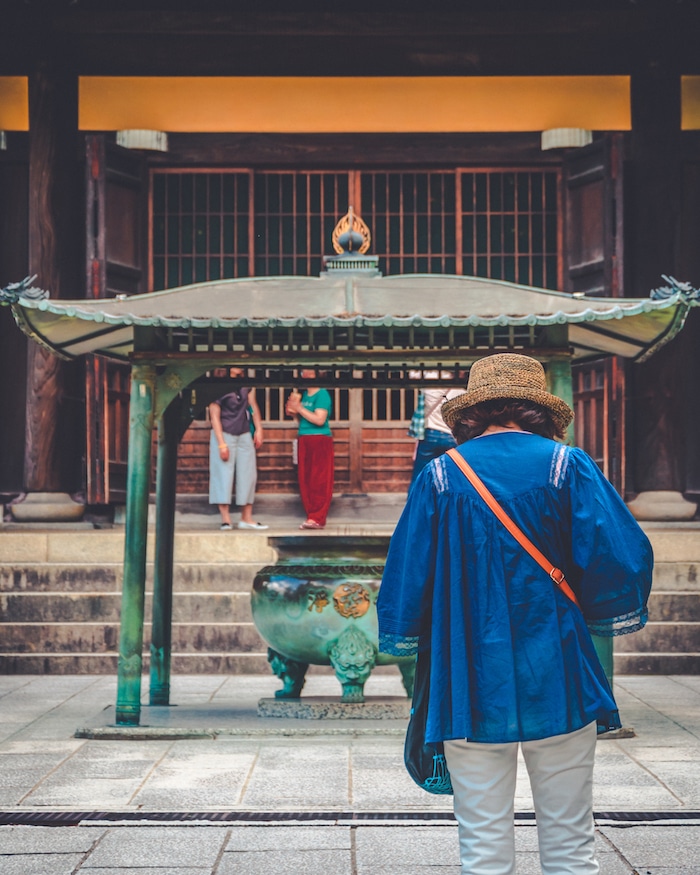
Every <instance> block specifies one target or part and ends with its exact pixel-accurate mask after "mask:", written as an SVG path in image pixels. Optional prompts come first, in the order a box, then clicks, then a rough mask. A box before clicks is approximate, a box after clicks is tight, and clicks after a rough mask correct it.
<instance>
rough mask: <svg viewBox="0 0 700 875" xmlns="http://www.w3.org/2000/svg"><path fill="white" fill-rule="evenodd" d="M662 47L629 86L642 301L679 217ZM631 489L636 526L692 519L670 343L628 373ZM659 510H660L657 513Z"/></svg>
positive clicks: (671, 247) (634, 245) (671, 88)
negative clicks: (684, 494) (686, 493)
mask: <svg viewBox="0 0 700 875" xmlns="http://www.w3.org/2000/svg"><path fill="white" fill-rule="evenodd" d="M669 49H670V47H667V49H666V50H665V51H664V46H663V45H659V46H658V48H657V49H656V52H655V53H653V54H652V53H651V52H649V54H648V55H647V58H646V59H645V60H644V61H640V63H639V65H638V67H637V69H635V70H634V72H633V74H632V79H631V109H632V137H631V152H630V158H631V161H630V165H631V166H630V168H629V171H630V172H629V174H628V192H629V198H630V200H629V202H628V210H627V218H628V226H627V239H626V252H627V256H628V257H627V264H628V267H629V271H630V273H629V279H630V282H629V283H628V286H627V290H626V291H627V294H631V295H633V296H637V297H646V296H648V294H649V292H650V291H651V290H652V289H654V288H658V287H659V286H662V285H664V280H663V277H662V275H663V274H667V275H669V274H670V275H674V276H677V273H678V263H679V239H680V238H679V230H680V228H679V224H680V212H681V82H680V71H679V68H678V66H677V62H678V58H677V57H676V55H675V54H674V53H673V51H669ZM630 376H631V380H630V381H629V387H630V389H631V392H630V402H631V403H630V407H631V420H632V422H631V424H632V428H631V429H630V435H631V437H632V441H633V443H632V446H631V447H630V448H629V449H630V450H631V451H632V477H633V483H632V485H633V489H634V491H635V492H637V493H642V495H641V496H640V497H639V498H638V499H637V500H636V501H634V502H631V503H630V509H631V510H632V512H633V513H634V514H635V515H636V516H637V517H638V518H640V519H655V518H658V519H674V518H676V519H683V518H687V517H688V516H690V517H692V516H693V513H694V510H695V506H694V505H692V504H690V503H689V502H685V501H684V500H683V497H682V495H681V493H682V492H683V491H684V489H685V470H684V467H685V466H684V434H683V427H684V421H683V406H684V403H685V399H684V397H683V392H682V390H681V386H682V383H683V375H682V363H681V359H680V345H679V343H678V341H677V340H676V341H672V342H671V343H670V344H668V345H667V346H665V347H663V348H662V349H661V350H660V351H659V352H658V353H656V355H654V356H653V357H652V358H651V359H649V361H648V362H645V363H643V364H640V365H633V366H631V368H630ZM662 504H663V507H662Z"/></svg>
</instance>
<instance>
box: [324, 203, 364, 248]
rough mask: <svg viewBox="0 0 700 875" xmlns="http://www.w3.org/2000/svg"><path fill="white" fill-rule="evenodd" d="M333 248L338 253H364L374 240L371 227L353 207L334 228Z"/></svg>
mask: <svg viewBox="0 0 700 875" xmlns="http://www.w3.org/2000/svg"><path fill="white" fill-rule="evenodd" d="M331 242H332V243H333V249H335V251H336V252H337V253H338V255H343V253H345V252H348V253H349V252H356V253H358V254H359V255H364V254H365V252H367V250H368V249H369V247H370V244H371V242H372V235H371V234H370V231H369V228H368V227H367V225H366V223H365V222H364V221H363V220H362V218H361V217H360V216H356V215H355V212H354V211H353V208H352V207H349V208H348V211H347V213H346V214H345V215H344V216H343V218H342V219H341V220H340V221H339V222H338V224H337V225H336V226H335V228H334V229H333V235H332V237H331Z"/></svg>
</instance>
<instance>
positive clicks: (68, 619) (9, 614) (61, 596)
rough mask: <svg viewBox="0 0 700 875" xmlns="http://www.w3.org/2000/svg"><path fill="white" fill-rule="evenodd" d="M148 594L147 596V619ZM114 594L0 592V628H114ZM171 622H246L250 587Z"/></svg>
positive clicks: (661, 604) (666, 612)
mask: <svg viewBox="0 0 700 875" xmlns="http://www.w3.org/2000/svg"><path fill="white" fill-rule="evenodd" d="M152 603H153V596H152V592H151V591H149V590H147V591H146V607H145V611H146V617H147V618H148V617H150V616H151V610H152ZM120 609H121V594H120V593H119V592H114V591H113V592H42V591H36V592H34V591H31V592H0V622H1V623H13V622H14V623H85V622H98V621H100V622H107V623H117V622H119V613H120ZM649 619H650V621H654V622H666V623H674V624H675V623H679V622H700V593H699V594H695V593H688V592H671V591H665V592H664V591H662V592H658V593H654V592H652V595H651V598H650V599H649ZM173 621H174V622H178V623H187V622H189V621H191V622H192V623H198V622H204V623H214V622H217V621H218V622H222V623H236V622H244V623H245V622H251V621H252V613H251V609H250V586H249V585H247V586H246V588H245V590H244V591H241V592H220V591H213V592H205V591H195V592H178V591H177V590H175V592H174V594H173Z"/></svg>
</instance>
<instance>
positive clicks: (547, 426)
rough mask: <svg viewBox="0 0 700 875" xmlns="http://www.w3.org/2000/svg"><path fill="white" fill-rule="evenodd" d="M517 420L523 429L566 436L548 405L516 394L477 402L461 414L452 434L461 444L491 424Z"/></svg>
mask: <svg viewBox="0 0 700 875" xmlns="http://www.w3.org/2000/svg"><path fill="white" fill-rule="evenodd" d="M511 422H514V423H515V424H516V425H519V426H520V428H522V429H523V431H531V432H532V433H533V434H538V435H541V436H542V437H546V438H558V439H559V440H563V439H564V433H563V432H562V431H561V430H560V429H559V427H558V426H557V425H555V423H554V420H553V419H552V417H551V416H550V414H549V413H548V411H547V409H546V408H545V407H542V406H541V405H540V404H536V403H535V402H534V401H523V400H520V399H516V398H496V399H494V400H492V401H483V402H482V403H481V404H475V405H474V406H473V407H469V408H468V409H467V410H465V411H464V412H462V413H461V414H459V416H458V418H457V421H456V422H455V424H454V425H453V426H452V434H453V435H454V436H455V440H456V441H457V443H458V444H461V443H464V441H468V440H471V439H472V438H475V437H479V435H480V434H483V433H484V432H485V431H486V429H487V428H488V427H489V426H490V425H501V426H505V425H508V424H509V423H511Z"/></svg>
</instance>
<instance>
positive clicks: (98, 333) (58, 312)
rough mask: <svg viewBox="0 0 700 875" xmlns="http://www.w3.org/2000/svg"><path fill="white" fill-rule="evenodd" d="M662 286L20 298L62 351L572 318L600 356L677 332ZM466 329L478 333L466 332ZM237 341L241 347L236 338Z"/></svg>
mask: <svg viewBox="0 0 700 875" xmlns="http://www.w3.org/2000/svg"><path fill="white" fill-rule="evenodd" d="M30 291H35V292H36V290H30ZM666 291H667V292H668V294H666V295H665V296H664V297H661V298H659V299H653V298H599V297H586V296H585V295H578V294H574V295H572V294H568V293H563V292H555V291H549V290H546V289H539V288H534V287H531V286H525V285H518V284H515V283H509V282H504V281H499V280H492V279H484V278H480V277H464V276H450V275H443V274H407V275H406V274H404V275H401V276H389V277H383V276H381V275H379V276H361V275H359V274H357V275H347V276H338V275H335V276H334V275H326V276H321V277H319V278H315V277H284V276H282V277H269V278H268V277H261V278H253V279H229V280H220V281H216V282H204V283H198V284H196V285H189V286H182V287H179V288H173V289H167V290H165V291H159V292H153V293H150V294H144V295H134V296H131V297H117V298H107V299H98V300H62V299H61V300H59V299H51V298H49V297H40V295H36V294H35V295H31V294H29V293H27V292H25V293H21V294H20V295H19V297H18V298H17V300H16V301H14V302H12V307H13V311H14V315H15V318H16V320H17V322H18V324H19V325H20V327H21V328H22V329H23V330H24V331H25V332H26V333H27V334H28V335H29V336H31V337H33V338H34V339H35V340H37V341H38V342H39V343H42V344H43V345H45V346H47V347H48V348H50V349H51V350H52V351H53V352H55V353H56V354H58V355H60V356H62V357H66V358H75V357H77V356H80V355H83V354H85V353H97V354H101V355H104V356H107V357H112V358H115V359H121V360H124V359H125V358H127V357H128V356H129V354H130V353H131V352H132V351H133V345H134V329H135V328H138V327H151V328H154V329H157V330H159V331H160V333H161V335H167V336H168V337H169V338H170V343H171V348H173V349H179V350H183V349H185V348H188V349H195V348H196V349H200V348H201V345H200V341H202V342H206V338H207V337H208V338H209V341H210V344H211V338H212V337H213V333H216V334H217V337H218V338H219V340H220V339H221V337H222V336H223V335H224V334H225V333H226V332H228V336H229V338H233V337H234V335H236V334H237V335H238V336H240V334H241V329H244V330H245V333H246V336H247V337H248V339H249V341H250V342H251V343H255V342H258V341H263V338H264V337H267V338H268V339H269V338H270V337H271V336H272V335H271V332H277V333H278V334H279V333H280V332H283V331H284V330H286V331H287V333H288V334H289V332H295V331H296V332H297V337H298V335H299V331H298V329H305V333H304V336H305V337H307V338H309V341H308V342H309V343H310V344H314V343H316V344H317V343H318V339H319V337H320V335H321V332H322V331H325V332H326V335H327V334H328V332H329V331H330V332H331V334H332V335H333V332H334V331H335V334H334V335H333V336H334V337H340V336H341V335H342V334H343V333H344V332H345V333H346V334H347V332H351V333H353V332H358V333H362V332H365V333H366V332H367V331H369V332H372V337H373V341H372V342H373V344H374V345H375V346H376V345H377V344H379V345H382V344H385V346H386V348H395V347H396V346H397V345H398V346H403V347H404V348H410V340H409V339H408V338H409V334H407V333H406V330H409V331H410V332H415V331H417V332H419V333H420V332H421V330H427V331H428V332H430V331H436V330H437V331H440V330H445V329H447V330H450V331H451V332H452V343H453V345H454V346H455V347H459V346H460V345H461V346H465V347H466V346H470V347H475V346H479V345H480V343H479V341H480V339H481V340H483V337H484V336H485V335H483V330H488V331H490V332H491V334H490V336H491V337H494V336H495V334H494V332H496V333H498V332H499V331H500V332H501V334H500V335H499V336H501V337H503V336H504V335H503V332H504V331H510V336H511V337H514V336H516V335H515V334H514V333H513V332H514V331H516V332H520V335H518V336H522V334H523V332H524V331H528V330H529V331H530V335H531V336H532V334H533V330H534V331H536V330H537V328H538V327H539V326H543V327H544V326H552V325H568V326H569V330H568V337H569V343H570V345H571V346H572V348H573V355H574V358H575V359H581V358H586V357H590V356H593V355H600V354H601V353H614V354H617V355H621V356H624V357H627V358H632V359H640V358H642V357H644V356H646V355H648V354H651V352H653V351H654V349H655V348H657V346H658V345H659V344H660V343H663V342H666V341H667V340H669V339H670V338H671V337H673V336H674V335H675V334H676V333H677V332H678V331H679V330H680V328H681V327H682V325H683V321H684V319H685V316H686V314H687V311H688V309H689V307H690V302H689V300H688V299H687V297H686V296H684V295H683V294H682V293H681V292H679V291H677V290H675V289H669V290H666ZM6 301H9V299H7V298H6ZM387 331H388V332H391V343H388V341H387V340H386V337H387V336H388V335H387ZM480 331H481V332H482V333H481V334H479V332H480ZM314 332H315V333H316V340H313V337H314ZM396 332H398V333H397V334H395V333H396ZM465 332H471V334H470V335H469V339H468V340H467V335H466V333H465ZM475 332H476V335H475ZM326 335H324V336H326ZM185 336H186V337H187V341H186V343H185V342H183V338H185ZM353 336H354V334H353ZM413 336H414V335H413V334H411V335H410V337H411V338H413ZM431 336H432V335H431ZM475 337H476V340H475ZM173 338H174V340H173ZM251 338H252V340H251ZM481 345H483V342H482V343H481ZM486 345H487V346H488V345H489V344H488V343H486ZM492 345H493V344H492ZM501 345H503V344H501ZM506 345H507V341H506ZM516 345H517V344H516ZM341 346H342V344H341ZM219 348H220V344H219ZM230 348H231V349H235V348H236V347H235V340H233V339H232V340H231V345H230ZM485 351H486V350H485Z"/></svg>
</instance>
